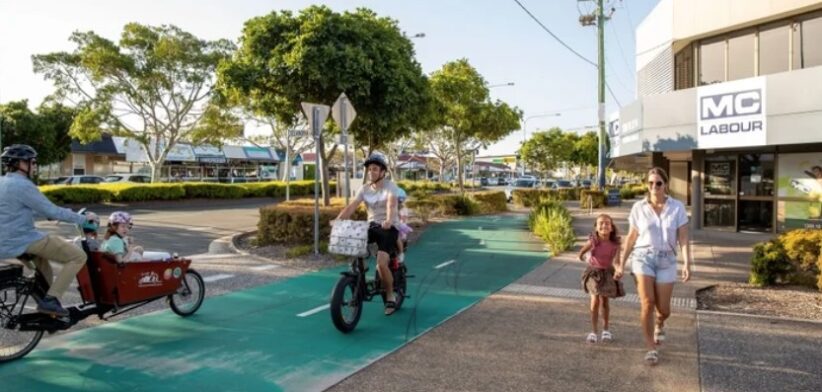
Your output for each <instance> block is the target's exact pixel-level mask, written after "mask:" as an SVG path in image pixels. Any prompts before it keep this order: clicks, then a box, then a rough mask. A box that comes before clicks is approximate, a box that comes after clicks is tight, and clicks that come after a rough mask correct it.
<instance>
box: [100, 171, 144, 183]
mask: <svg viewBox="0 0 822 392" xmlns="http://www.w3.org/2000/svg"><path fill="white" fill-rule="evenodd" d="M103 182H105V183H113V182H114V183H116V182H136V183H141V184H142V183H149V182H151V177H149V176H147V175H145V174H135V173H118V174H109V175H107V176H106V178H104V179H103Z"/></svg>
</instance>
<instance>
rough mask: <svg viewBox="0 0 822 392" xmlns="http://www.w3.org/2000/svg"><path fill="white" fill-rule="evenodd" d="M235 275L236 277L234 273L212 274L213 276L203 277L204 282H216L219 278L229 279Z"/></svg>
mask: <svg viewBox="0 0 822 392" xmlns="http://www.w3.org/2000/svg"><path fill="white" fill-rule="evenodd" d="M233 277H234V275H232V274H218V275H211V276H206V277H205V278H203V282H208V283H211V282H216V281H218V280H223V279H228V278H233Z"/></svg>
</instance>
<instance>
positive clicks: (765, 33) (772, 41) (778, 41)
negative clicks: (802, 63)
mask: <svg viewBox="0 0 822 392" xmlns="http://www.w3.org/2000/svg"><path fill="white" fill-rule="evenodd" d="M790 32H791V30H790V25H789V24H788V23H784V22H783V23H779V24H777V25H771V26H766V27H764V28H762V29H760V30H759V74H760V75H768V74H772V73H777V72H785V71H788V70H789V67H788V60H789V59H790V51H789V50H788V45H789V44H790V42H789V41H790V39H789V38H790Z"/></svg>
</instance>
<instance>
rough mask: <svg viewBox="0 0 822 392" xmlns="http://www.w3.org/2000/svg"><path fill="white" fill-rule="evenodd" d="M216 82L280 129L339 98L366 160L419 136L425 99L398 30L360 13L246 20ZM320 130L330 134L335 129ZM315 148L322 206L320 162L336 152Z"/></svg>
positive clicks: (314, 12) (319, 9) (323, 10)
mask: <svg viewBox="0 0 822 392" xmlns="http://www.w3.org/2000/svg"><path fill="white" fill-rule="evenodd" d="M218 75H219V80H220V87H221V90H222V91H223V94H224V95H226V96H227V97H228V98H229V100H230V101H233V102H236V103H238V104H239V105H240V106H242V107H243V108H244V109H245V110H248V111H250V112H253V113H255V114H257V115H262V116H271V117H274V118H275V119H276V120H277V121H278V122H280V123H282V124H284V125H285V126H293V125H294V124H296V123H297V122H298V121H299V117H300V102H314V103H322V104H327V105H330V104H332V103H333V102H334V101H335V100H336V99H337V97H338V96H339V95H340V93H342V92H345V94H346V95H347V96H348V99H349V101H350V102H351V104H352V105H353V106H354V107H355V108H356V110H357V118H356V120H355V121H354V122H353V123H352V124H351V127H350V129H349V134H350V135H352V136H353V138H354V139H355V141H356V143H357V144H358V145H360V146H367V150H368V152H369V153H370V152H372V151H374V150H375V149H377V148H380V147H383V146H385V145H386V144H387V143H390V142H392V141H394V140H397V139H400V138H401V137H403V136H404V135H407V134H408V133H409V132H411V130H412V129H415V128H417V124H418V122H419V121H420V118H422V117H423V116H422V111H424V110H425V108H427V107H428V106H427V105H426V102H427V101H428V100H429V97H430V94H429V89H428V84H427V80H426V77H425V75H424V74H423V72H422V69H421V67H420V65H419V63H417V61H416V60H415V59H414V49H413V46H412V44H411V42H410V40H409V39H408V38H407V37H405V36H404V35H403V34H402V32H400V29H399V28H398V25H397V22H396V21H395V20H393V19H390V18H385V17H379V16H378V15H377V14H375V13H374V12H373V11H371V10H368V9H364V8H360V9H357V10H356V11H353V12H344V13H337V12H334V11H332V10H331V9H330V8H328V7H326V6H311V7H308V8H306V9H304V10H302V11H301V12H299V13H298V14H293V13H291V12H290V11H279V12H272V13H270V14H268V15H265V16H260V17H255V18H252V19H250V20H248V21H247V22H246V23H245V26H244V28H243V34H242V37H241V38H240V48H239V50H238V51H237V53H236V55H235V56H234V57H233V58H232V59H231V61H228V62H225V63H224V64H223V65H221V66H220V69H219V71H218ZM329 123H330V121H329ZM326 130H327V131H328V132H331V133H334V132H336V127H334V126H326ZM320 143H321V144H322V145H321V146H320V150H321V151H322V152H323V153H322V155H324V157H320V158H321V161H323V164H322V167H323V170H322V174H323V193H324V194H325V195H326V197H325V203H326V204H327V203H328V175H327V174H328V168H327V164H326V163H325V162H327V161H328V160H327V158H328V157H329V156H331V155H329V154H333V153H334V152H335V151H336V150H335V148H336V146H335V147H334V148H330V149H328V148H326V147H325V144H326V143H325V141H321V142H320ZM323 158H324V159H323Z"/></svg>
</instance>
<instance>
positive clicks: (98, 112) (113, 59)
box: [32, 23, 242, 180]
mask: <svg viewBox="0 0 822 392" xmlns="http://www.w3.org/2000/svg"><path fill="white" fill-rule="evenodd" d="M69 39H70V41H72V42H73V43H74V44H75V45H76V49H75V50H74V51H73V52H70V53H69V52H56V53H48V54H40V55H35V56H32V61H33V63H34V71H35V72H36V73H40V74H42V75H43V76H44V78H45V79H47V80H50V81H52V82H53V83H54V85H55V87H56V91H55V97H56V98H58V99H60V100H64V101H67V102H70V103H71V104H72V105H73V106H75V107H77V109H78V115H77V116H76V117H75V118H74V121H73V123H72V126H71V130H70V133H71V136H73V137H75V138H77V139H79V140H80V141H83V142H88V141H93V140H98V139H99V138H100V136H101V133H102V132H110V133H112V134H115V135H122V136H128V137H131V138H134V139H136V140H137V141H138V142H139V143H140V144H141V145H142V146H143V148H144V149H145V151H146V156H147V158H148V161H149V162H148V163H149V164H150V165H151V166H152V169H153V170H152V174H153V177H154V179H155V180H156V177H157V176H158V174H159V169H160V167H162V164H163V162H164V161H165V158H166V155H167V154H168V152H169V151H170V150H171V149H172V148H174V146H175V144H176V143H177V142H178V141H181V140H184V141H188V142H192V143H197V142H213V143H218V144H219V143H220V142H221V141H222V139H223V138H227V137H234V136H237V135H238V134H241V132H242V124H241V123H240V122H239V119H238V118H237V117H235V116H233V115H232V114H231V113H229V112H227V111H226V110H224V109H222V108H220V107H219V106H217V105H215V104H214V102H213V101H212V99H211V98H212V95H211V93H212V90H213V88H214V72H215V69H216V67H217V65H218V64H219V62H220V61H221V60H223V59H226V58H228V57H229V56H230V55H231V53H232V51H233V50H234V45H233V44H232V43H231V42H229V41H227V40H217V41H205V40H202V39H199V38H197V37H195V36H194V35H192V34H190V33H188V32H185V31H183V30H182V29H180V28H178V27H176V26H165V25H164V26H159V27H156V26H145V25H141V24H137V23H129V24H127V25H125V26H124V27H123V32H122V35H121V36H120V40H119V42H117V43H115V42H113V41H111V40H108V39H106V38H104V37H101V36H99V35H97V34H96V33H94V32H92V31H88V32H75V33H73V34H72V35H71V37H70V38H69Z"/></svg>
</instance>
